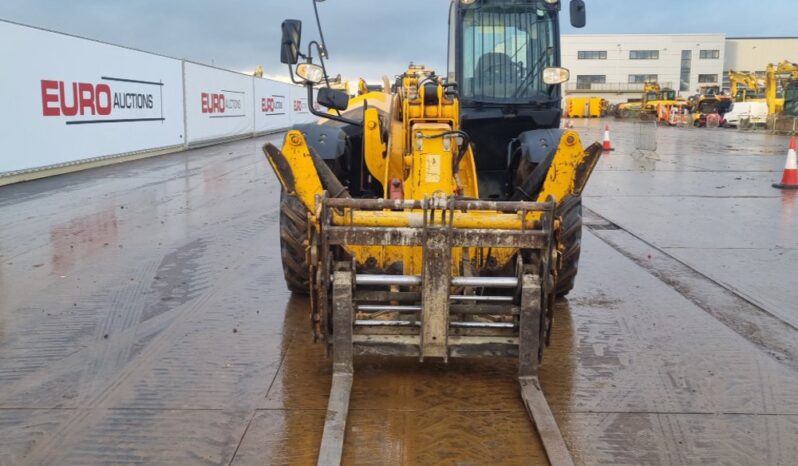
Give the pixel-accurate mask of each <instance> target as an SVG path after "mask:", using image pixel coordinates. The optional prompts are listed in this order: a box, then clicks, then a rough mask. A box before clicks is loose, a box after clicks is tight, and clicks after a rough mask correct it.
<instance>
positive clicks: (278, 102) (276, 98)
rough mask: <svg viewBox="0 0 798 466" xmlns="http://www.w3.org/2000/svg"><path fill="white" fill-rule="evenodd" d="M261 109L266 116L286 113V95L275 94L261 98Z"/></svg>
mask: <svg viewBox="0 0 798 466" xmlns="http://www.w3.org/2000/svg"><path fill="white" fill-rule="evenodd" d="M260 111H261V112H263V113H264V114H266V116H272V115H285V96H284V95H276V94H275V95H271V96H269V97H263V98H261V100H260Z"/></svg>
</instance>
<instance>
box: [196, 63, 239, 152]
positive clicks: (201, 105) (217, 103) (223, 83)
mask: <svg viewBox="0 0 798 466" xmlns="http://www.w3.org/2000/svg"><path fill="white" fill-rule="evenodd" d="M184 66H185V86H186V91H185V92H186V126H187V133H188V142H189V144H190V143H197V142H206V141H212V140H216V139H223V138H230V137H238V136H243V135H247V134H250V135H251V134H252V133H254V132H255V115H253V108H252V106H253V95H252V93H253V83H252V79H253V78H252V76H247V75H244V74H239V73H234V72H232V71H226V70H222V69H219V68H213V67H210V66H205V65H199V64H196V63H191V62H185V64H184Z"/></svg>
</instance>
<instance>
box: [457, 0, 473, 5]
mask: <svg viewBox="0 0 798 466" xmlns="http://www.w3.org/2000/svg"><path fill="white" fill-rule="evenodd" d="M476 2H477V0H460V3H462V4H463V5H473V4H474V3H476Z"/></svg>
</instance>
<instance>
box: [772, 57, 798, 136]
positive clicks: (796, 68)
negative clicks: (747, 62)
mask: <svg viewBox="0 0 798 466" xmlns="http://www.w3.org/2000/svg"><path fill="white" fill-rule="evenodd" d="M766 82H767V96H766V97H767V102H768V108H769V110H770V115H769V116H768V128H770V129H771V130H772V131H774V132H777V133H787V134H798V64H796V63H791V62H789V61H786V60H785V61H783V62H781V63H779V64H777V65H774V64H770V65H768V68H767V73H766ZM779 87H781V89H782V92H783V95H784V97H783V98H782V99H779V98H778V95H777V89H778V88H779Z"/></svg>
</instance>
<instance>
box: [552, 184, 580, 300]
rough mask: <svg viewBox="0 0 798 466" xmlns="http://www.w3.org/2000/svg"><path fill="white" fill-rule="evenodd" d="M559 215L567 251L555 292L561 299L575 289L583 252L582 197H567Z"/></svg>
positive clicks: (562, 236)
mask: <svg viewBox="0 0 798 466" xmlns="http://www.w3.org/2000/svg"><path fill="white" fill-rule="evenodd" d="M557 215H558V216H559V217H560V218H562V231H561V233H560V239H561V241H562V243H563V244H564V245H565V250H564V251H563V253H562V265H561V267H560V271H559V274H558V275H557V283H556V284H555V285H554V291H555V294H556V296H557V297H558V298H561V297H563V296H566V295H567V294H568V293H569V292H570V291H571V290H572V289H573V287H574V282H575V280H576V272H577V269H578V268H579V254H580V252H581V251H582V197H581V196H569V197H566V198H565V199H564V200H563V202H561V203H560V205H559V206H558V207H557Z"/></svg>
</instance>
